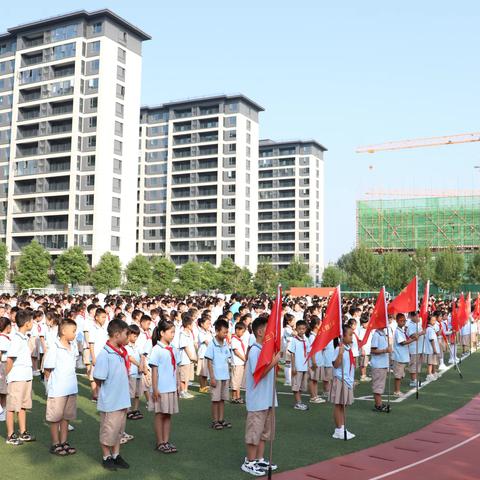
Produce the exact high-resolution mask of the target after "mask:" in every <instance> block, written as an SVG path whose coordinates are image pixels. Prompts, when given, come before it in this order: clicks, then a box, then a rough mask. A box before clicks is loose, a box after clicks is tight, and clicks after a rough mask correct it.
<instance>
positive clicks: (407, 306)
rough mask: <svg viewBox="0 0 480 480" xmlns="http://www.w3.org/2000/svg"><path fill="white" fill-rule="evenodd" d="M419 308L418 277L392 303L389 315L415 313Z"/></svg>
mask: <svg viewBox="0 0 480 480" xmlns="http://www.w3.org/2000/svg"><path fill="white" fill-rule="evenodd" d="M417 308H418V279H417V276H416V275H415V277H414V278H413V279H412V281H411V282H410V283H409V284H408V285H407V286H406V287H405V288H404V289H403V290H402V291H401V292H400V293H399V294H398V295H397V296H396V297H395V298H394V299H393V300H392V301H391V302H390V304H389V305H388V313H390V314H391V315H394V314H396V313H407V312H415V311H416V310H417Z"/></svg>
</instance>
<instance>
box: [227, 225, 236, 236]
mask: <svg viewBox="0 0 480 480" xmlns="http://www.w3.org/2000/svg"><path fill="white" fill-rule="evenodd" d="M227 234H228V235H235V227H234V226H233V225H231V226H229V227H227Z"/></svg>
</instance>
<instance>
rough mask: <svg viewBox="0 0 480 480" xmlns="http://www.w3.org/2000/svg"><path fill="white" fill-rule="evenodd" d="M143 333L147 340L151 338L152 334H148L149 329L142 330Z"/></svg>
mask: <svg viewBox="0 0 480 480" xmlns="http://www.w3.org/2000/svg"><path fill="white" fill-rule="evenodd" d="M143 333H144V334H145V337H147V340H151V339H152V335H151V334H150V331H149V330H143Z"/></svg>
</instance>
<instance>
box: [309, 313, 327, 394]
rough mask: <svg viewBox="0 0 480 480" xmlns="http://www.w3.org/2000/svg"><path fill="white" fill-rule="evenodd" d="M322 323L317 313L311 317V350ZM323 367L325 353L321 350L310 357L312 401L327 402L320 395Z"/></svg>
mask: <svg viewBox="0 0 480 480" xmlns="http://www.w3.org/2000/svg"><path fill="white" fill-rule="evenodd" d="M320 324H321V321H320V318H319V317H317V316H316V315H313V316H312V317H311V318H310V336H309V337H308V342H309V350H310V348H311V346H312V344H313V342H314V341H315V338H316V336H317V333H318V330H319V328H320ZM322 367H323V354H322V352H321V351H319V352H317V353H316V354H315V355H314V356H313V357H312V358H311V359H310V368H309V372H308V373H309V378H310V403H325V400H324V399H323V398H322V397H320V396H319V395H318V382H319V380H320V377H321V371H322Z"/></svg>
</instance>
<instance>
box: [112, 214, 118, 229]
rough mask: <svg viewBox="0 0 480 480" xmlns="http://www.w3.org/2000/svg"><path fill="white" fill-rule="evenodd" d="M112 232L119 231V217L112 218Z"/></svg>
mask: <svg viewBox="0 0 480 480" xmlns="http://www.w3.org/2000/svg"><path fill="white" fill-rule="evenodd" d="M112 230H120V217H112Z"/></svg>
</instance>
